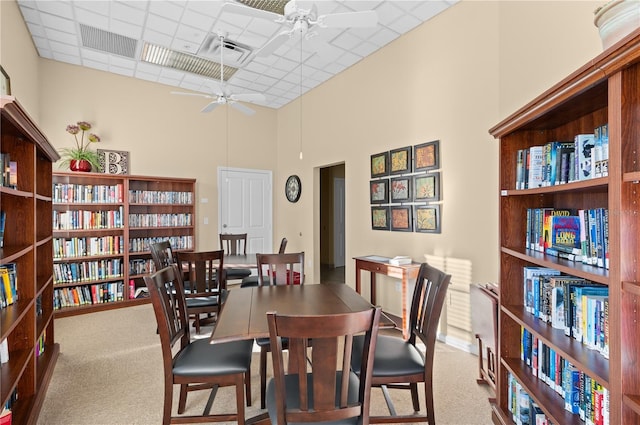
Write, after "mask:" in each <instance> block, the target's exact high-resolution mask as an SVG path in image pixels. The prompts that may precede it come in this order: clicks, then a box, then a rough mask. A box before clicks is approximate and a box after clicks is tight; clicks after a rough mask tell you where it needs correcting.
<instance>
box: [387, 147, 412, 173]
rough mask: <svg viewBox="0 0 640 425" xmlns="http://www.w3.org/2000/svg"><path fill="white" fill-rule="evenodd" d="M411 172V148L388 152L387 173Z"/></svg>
mask: <svg viewBox="0 0 640 425" xmlns="http://www.w3.org/2000/svg"><path fill="white" fill-rule="evenodd" d="M410 172H411V146H407V147H406V148H400V149H394V150H392V151H389V173H390V174H405V173H410Z"/></svg>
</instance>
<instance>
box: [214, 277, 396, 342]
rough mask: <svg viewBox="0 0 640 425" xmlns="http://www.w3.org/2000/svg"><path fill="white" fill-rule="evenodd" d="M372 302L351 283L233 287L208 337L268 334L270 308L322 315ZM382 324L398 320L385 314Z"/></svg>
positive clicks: (225, 338) (240, 337)
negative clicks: (352, 286)
mask: <svg viewBox="0 0 640 425" xmlns="http://www.w3.org/2000/svg"><path fill="white" fill-rule="evenodd" d="M369 308H371V303H370V302H369V301H367V300H366V299H364V298H363V297H362V296H361V295H360V294H358V293H357V292H356V291H354V290H353V288H351V287H350V286H348V285H345V284H342V283H323V284H315V285H314V284H307V285H280V286H255V287H248V288H232V289H230V290H229V297H228V298H227V301H226V302H225V303H224V305H223V307H222V311H221V312H220V318H219V319H218V322H217V324H216V326H215V328H214V330H213V332H212V333H211V336H210V339H209V341H210V342H211V343H212V344H215V343H218V342H227V341H237V340H243V339H252V338H262V337H269V327H268V326H267V312H269V311H276V312H278V313H280V314H299V315H322V314H340V313H349V312H354V311H363V310H366V309H369ZM380 326H381V327H393V326H395V323H394V322H393V321H392V320H391V319H389V318H388V317H386V316H384V315H383V317H381V318H380Z"/></svg>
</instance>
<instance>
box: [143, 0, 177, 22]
mask: <svg viewBox="0 0 640 425" xmlns="http://www.w3.org/2000/svg"><path fill="white" fill-rule="evenodd" d="M185 5H186V3H184V2H179V3H178V2H175V3H173V2H169V1H164V0H154V1H152V2H151V3H149V12H151V14H153V15H157V16H162V17H164V18H167V19H169V20H172V21H173V20H178V19H180V18H181V17H182V14H183V13H184V9H185Z"/></svg>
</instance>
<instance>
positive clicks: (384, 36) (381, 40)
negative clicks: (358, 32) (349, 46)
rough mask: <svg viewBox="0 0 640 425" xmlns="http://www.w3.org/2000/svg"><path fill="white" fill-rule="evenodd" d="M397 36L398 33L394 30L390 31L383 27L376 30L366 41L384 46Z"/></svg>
mask: <svg viewBox="0 0 640 425" xmlns="http://www.w3.org/2000/svg"><path fill="white" fill-rule="evenodd" d="M396 38H398V33H397V32H395V31H391V30H390V29H387V28H383V29H381V30H380V31H377V32H376V33H375V34H373V35H372V36H371V37H370V38H369V39H368V41H370V42H372V43H375V44H376V45H378V46H381V47H382V46H385V45H387V44H389V43H390V42H391V41H393V40H395V39H396Z"/></svg>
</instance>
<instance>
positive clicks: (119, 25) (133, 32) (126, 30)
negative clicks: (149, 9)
mask: <svg viewBox="0 0 640 425" xmlns="http://www.w3.org/2000/svg"><path fill="white" fill-rule="evenodd" d="M109 31H111V32H113V33H115V34H120V35H124V36H125V37H129V38H134V39H136V40H139V39H140V38H141V37H142V27H141V26H139V25H135V24H131V23H129V22H124V21H120V20H118V19H112V20H111V24H110V25H109Z"/></svg>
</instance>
